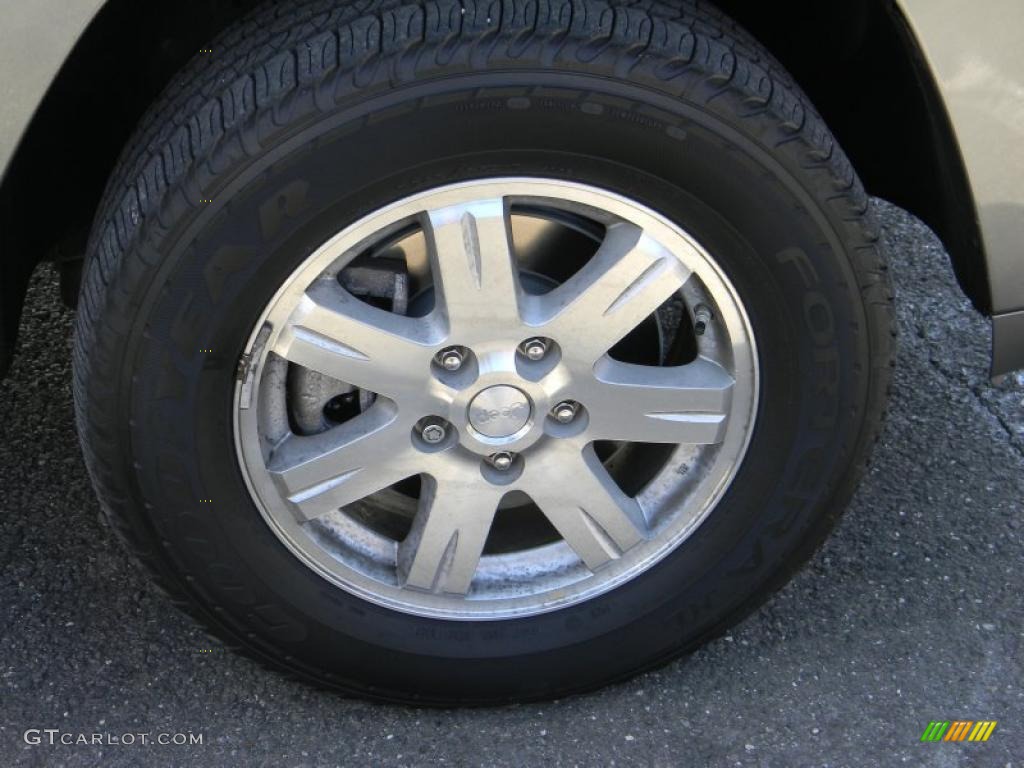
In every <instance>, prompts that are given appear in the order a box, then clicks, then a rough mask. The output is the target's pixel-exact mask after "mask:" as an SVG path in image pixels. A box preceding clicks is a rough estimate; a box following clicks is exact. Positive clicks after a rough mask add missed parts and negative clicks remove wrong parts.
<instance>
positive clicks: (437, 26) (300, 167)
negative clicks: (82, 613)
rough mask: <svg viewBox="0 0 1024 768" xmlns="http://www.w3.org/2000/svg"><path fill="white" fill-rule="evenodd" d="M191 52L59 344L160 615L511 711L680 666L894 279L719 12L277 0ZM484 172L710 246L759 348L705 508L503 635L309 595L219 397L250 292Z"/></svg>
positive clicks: (734, 603)
mask: <svg viewBox="0 0 1024 768" xmlns="http://www.w3.org/2000/svg"><path fill="white" fill-rule="evenodd" d="M211 48H212V49H213V51H214V53H213V54H212V56H207V57H205V58H199V59H196V60H194V61H193V62H192V63H191V64H190V65H189V66H188V67H187V68H186V69H185V70H184V71H183V72H182V73H181V74H180V76H179V77H177V78H176V79H175V82H174V84H173V85H172V86H171V87H170V88H169V89H168V91H167V92H166V93H165V94H164V95H163V97H162V98H161V99H160V101H159V102H158V103H157V104H155V105H154V106H153V107H152V109H151V110H150V111H149V113H148V115H147V116H146V117H145V119H144V120H143V122H142V124H141V126H140V128H139V129H138V131H137V133H136V135H135V137H134V138H133V140H132V141H131V142H130V144H129V146H128V147H127V148H126V150H125V152H124V154H123V156H122V158H121V160H120V162H119V164H118V166H117V168H116V170H115V171H114V173H113V176H112V179H111V181H110V183H109V185H108V188H107V192H106V194H105V197H104V200H103V202H102V204H101V206H100V209H99V212H98V214H97V217H96V221H95V225H94V229H93V232H92V236H91V239H90V244H89V248H88V254H87V261H86V267H85V273H84V278H83V284H82V290H81V297H80V302H79V312H78V318H77V327H76V335H75V346H74V394H75V403H76V410H77V420H78V427H79V433H80V435H81V439H82V446H83V451H84V454H85V458H86V462H87V465H88V468H89V472H90V475H91V477H92V480H93V483H94V485H95V487H96V490H97V493H98V495H99V498H100V500H101V503H102V506H103V509H104V510H105V512H106V516H107V518H108V520H109V522H110V524H111V526H112V528H113V529H114V530H115V531H116V532H117V533H118V534H119V536H120V537H121V538H122V539H123V540H124V542H125V544H126V546H127V547H128V549H130V551H131V552H132V553H133V554H134V555H135V556H136V557H137V558H138V560H139V561H141V563H142V564H143V565H144V566H145V567H146V568H147V569H148V570H149V571H150V572H151V573H152V574H153V576H154V577H155V580H156V581H157V583H158V584H159V585H160V586H161V587H162V588H163V589H164V590H165V591H166V592H167V593H168V594H169V596H170V598H171V599H172V600H174V602H175V603H176V604H177V605H179V606H180V607H182V608H183V609H185V610H187V611H188V612H190V613H191V614H192V615H193V616H195V617H196V618H198V619H199V620H201V621H202V622H203V623H204V624H206V626H208V627H209V628H210V630H211V631H212V632H213V633H214V634H216V635H217V636H218V637H219V638H221V639H222V640H223V641H224V642H225V643H227V644H228V645H230V646H231V647H233V648H236V649H238V650H241V651H244V652H246V653H247V654H249V655H251V656H254V657H256V658H258V659H260V660H262V661H264V662H267V663H269V664H271V665H272V666H274V667H276V668H279V669H282V670H284V671H286V672H288V673H291V674H294V675H297V676H299V677H301V678H303V679H305V680H308V681H311V682H313V683H316V684H319V685H323V686H327V687H332V688H336V689H340V690H342V691H345V692H349V693H353V694H357V695H360V696H365V697H370V698H376V699H383V700H389V701H402V702H416V703H426V704H437V705H454V704H459V705H462V704H485V703H496V702H503V701H509V700H530V699H538V698H547V697H555V696H562V695H565V694H569V693H573V692H579V691H584V690H588V689H593V688H595V687H598V686H601V685H605V684H607V683H609V682H612V681H616V680H620V679H623V678H626V677H628V676H630V675H633V674H635V673H637V672H638V671H641V670H644V669H648V668H651V667H654V666H655V665H659V664H663V663H665V662H666V661H667V660H669V659H671V658H674V657H676V656H678V655H679V654H682V653H684V652H687V651H690V650H693V649H695V648H696V647H698V646H699V645H700V644H701V643H703V642H705V641H706V640H707V639H709V638H711V637H713V636H715V635H716V634H718V633H720V632H722V631H723V630H724V629H725V628H727V627H728V626H730V625H731V624H733V623H735V622H736V621H738V620H739V619H741V618H742V617H743V616H744V615H746V614H747V613H749V612H750V611H751V610H753V609H754V608H755V607H756V606H757V605H758V604H760V602H762V601H763V600H764V599H766V597H767V596H768V595H770V594H771V592H772V591H774V590H775V589H777V588H778V587H779V586H781V585H782V584H783V583H784V582H785V580H786V579H787V578H788V577H789V576H790V575H791V574H792V573H794V572H795V570H796V569H797V568H798V567H799V565H800V564H801V563H803V562H804V561H805V560H806V559H807V558H808V557H809V556H810V555H811V554H812V553H813V552H814V551H815V549H816V548H817V547H818V546H819V545H820V543H821V542H822V541H823V539H824V537H825V536H826V535H827V533H828V531H829V530H830V529H831V527H832V526H833V524H834V523H835V521H836V519H837V517H838V515H839V513H840V512H841V510H842V509H843V507H844V506H845V504H846V503H847V501H848V499H849V497H850V495H851V493H852V491H853V489H854V487H855V485H856V482H857V480H858V478H859V477H860V475H861V474H862V472H863V470H864V468H865V465H866V463H867V461H868V455H869V451H870V449H871V447H872V445H873V444H874V442H875V440H876V438H877V435H878V433H879V430H880V425H881V421H882V417H883V412H884V406H885V400H886V395H887V388H888V384H889V378H890V369H891V366H892V364H893V357H894V321H893V312H892V297H891V290H890V287H889V284H888V281H887V275H886V268H885V264H884V261H883V257H882V253H881V246H880V243H879V232H878V227H877V225H876V222H875V219H874V216H873V213H872V210H871V207H870V203H869V199H868V197H867V196H866V195H865V193H864V191H863V189H862V187H861V184H860V182H859V180H858V179H857V177H856V175H855V174H854V172H853V170H852V168H851V166H850V164H849V162H848V161H847V159H846V157H845V156H844V155H843V153H842V151H841V149H840V148H839V147H838V146H837V144H836V143H835V141H834V139H833V138H832V136H831V135H830V133H829V131H828V129H827V128H826V127H825V125H824V124H823V122H822V120H821V118H820V117H819V116H818V115H817V114H816V113H815V111H814V109H813V107H812V106H811V105H810V104H809V102H808V101H807V99H806V97H805V96H804V95H803V94H802V93H801V92H800V91H799V89H798V88H797V87H796V86H795V85H794V84H793V82H792V80H791V79H790V78H789V77H788V75H787V74H786V73H785V72H784V71H783V70H782V68H781V67H780V66H779V65H778V64H777V63H776V62H775V61H774V60H773V59H772V58H771V56H770V55H769V54H768V53H766V52H765V51H764V49H763V48H761V47H760V46H759V45H758V44H757V43H756V42H755V41H753V40H752V39H751V38H750V37H749V36H747V35H746V34H745V33H744V32H743V31H742V30H740V29H738V28H737V27H736V25H735V24H734V23H733V22H731V21H729V20H728V19H727V18H725V17H724V16H722V15H720V14H719V13H718V12H717V11H715V10H713V9H711V8H709V7H707V6H706V5H705V4H703V3H701V4H699V5H698V4H695V3H690V2H687V1H686V0H679V1H678V2H676V3H673V4H672V5H654V4H647V3H631V2H616V1H613V2H610V3H606V2H600V1H599V0H539V1H538V2H526V1H524V0H507V1H506V2H502V3H498V2H483V1H481V2H476V1H475V0H465V2H461V3H460V2H452V1H449V0H437V1H434V0H428V1H423V2H409V3H407V4H400V3H398V2H380V1H373V0H371V2H367V3H359V4H352V3H347V2H343V1H340V0H327V1H322V0H316V1H315V2H314V1H313V0H294V2H289V3H278V4H270V5H267V6H265V7H263V8H262V9H261V10H257V11H256V12H254V13H253V14H252V15H250V16H249V17H247V18H246V19H244V20H243V21H242V22H240V23H238V24H237V25H235V26H234V27H232V28H231V29H229V30H227V31H226V32H225V33H223V34H222V35H221V37H220V38H219V39H218V40H217V41H215V42H214V43H213V44H212V45H211ZM502 177H516V178H526V177H538V178H544V179H549V180H554V181H562V182H564V183H566V184H582V185H587V187H588V188H595V189H601V190H606V191H608V192H609V194H613V195H616V196H621V197H622V198H624V199H628V200H633V201H637V202H638V203H640V204H642V205H643V206H645V207H646V209H649V210H650V211H652V212H653V213H652V215H657V216H661V217H664V218H665V219H666V220H668V221H670V222H672V223H673V224H674V225H678V226H679V227H681V228H682V229H683V230H685V232H687V233H689V235H691V236H692V237H693V239H694V240H695V241H696V242H697V243H699V244H700V246H701V247H702V248H703V249H705V250H706V252H707V253H709V254H712V255H713V257H714V259H715V263H716V264H717V265H718V267H719V268H720V270H721V272H722V273H723V274H724V276H725V278H726V279H727V280H728V282H729V284H730V285H731V286H733V287H734V289H735V293H736V294H737V296H738V297H739V299H740V301H741V302H742V305H743V307H744V308H745V312H746V315H747V317H748V318H749V325H750V327H751V328H752V335H753V337H754V338H756V342H757V343H756V349H757V353H756V360H755V367H756V374H757V378H758V381H759V384H758V387H759V389H758V392H759V394H758V397H757V400H756V412H755V413H754V415H753V416H752V424H753V428H752V429H751V430H750V433H749V435H748V440H749V442H748V444H747V445H746V448H745V453H743V454H742V461H741V462H737V468H736V469H735V474H734V476H733V477H732V479H731V482H729V483H728V484H727V488H726V489H725V490H724V494H723V495H721V496H720V497H719V498H718V499H717V501H716V503H715V504H714V505H713V508H712V509H711V510H710V512H709V514H708V515H707V517H705V518H704V519H703V520H702V522H700V524H699V525H698V526H696V527H695V529H694V530H692V531H691V532H690V533H689V534H688V536H687V537H686V538H685V539H683V540H682V541H681V542H680V543H678V545H677V546H674V548H672V549H671V551H668V552H666V553H663V555H662V556H659V559H658V560H657V562H655V563H654V564H653V565H650V566H649V567H646V569H644V570H642V571H641V572H638V573H636V574H634V575H633V576H632V577H631V578H629V579H628V580H625V581H624V582H622V583H617V584H615V585H614V586H613V587H609V588H608V589H606V590H605V591H603V592H601V593H599V594H594V595H591V596H588V597H587V598H586V599H581V600H580V601H578V602H575V603H572V604H567V605H565V606H564V607H558V608H557V610H545V611H541V612H536V613H531V614H529V615H524V616H522V617H519V618H509V617H504V616H503V617H501V618H498V619H495V620H472V621H469V620H461V619H459V618H446V617H438V616H430V615H417V612H416V611H405V610H400V609H396V608H395V607H393V606H390V605H385V604H381V603H379V602H377V601H374V600H371V599H366V596H365V595H358V594H355V593H354V591H353V590H350V589H344V588H339V587H338V586H337V585H336V584H332V583H331V581H330V579H327V578H325V577H324V575H322V574H321V573H319V572H317V571H315V570H314V568H312V567H310V566H309V564H308V563H306V562H303V561H302V559H300V558H299V557H297V556H296V554H295V553H294V551H293V549H292V548H291V547H290V546H287V545H286V543H285V542H284V540H283V539H282V536H281V535H279V534H278V533H277V532H275V530H274V529H273V527H272V526H271V525H268V522H267V516H266V514H265V510H262V509H261V507H260V504H258V503H257V502H258V499H257V498H255V497H254V493H253V492H251V491H250V486H248V485H247V480H246V474H245V472H244V471H243V468H242V465H243V464H244V462H240V460H239V456H238V454H237V453H236V442H235V439H236V438H235V422H234V420H233V419H234V417H233V413H234V410H233V409H234V407H235V406H234V404H235V403H236V402H237V401H236V400H235V398H236V396H237V389H236V385H237V384H238V382H239V381H240V380H241V381H243V382H244V381H245V377H246V376H247V375H248V374H247V369H246V362H247V359H246V358H243V357H242V355H243V353H244V352H246V350H249V351H250V352H251V351H252V350H253V338H254V331H255V330H258V329H259V320H260V317H261V313H262V312H264V310H265V308H266V307H267V306H268V302H271V301H272V299H273V297H274V296H275V293H276V292H277V291H278V289H279V288H281V286H282V285H283V284H285V283H286V281H287V280H288V279H289V276H290V275H293V274H294V273H295V270H296V269H298V268H299V267H300V266H301V265H302V264H303V263H304V261H305V260H306V259H307V258H308V257H309V254H310V253H312V252H313V251H315V250H316V249H317V248H319V247H320V246H321V245H322V244H323V243H325V241H327V240H328V239H329V238H331V237H332V236H333V235H334V234H335V233H337V232H339V231H340V230H342V229H343V228H344V227H346V226H348V225H351V224H352V223H353V222H356V221H358V220H360V219H362V218H363V217H367V216H370V215H372V214H373V213H374V212H375V211H379V210H382V209H384V208H386V207H387V206H389V205H391V204H392V203H394V202H395V201H397V200H401V199H404V198H408V197H409V196H414V195H417V194H420V193H423V192H424V191H427V190H431V189H435V188H437V187H439V186H442V185H446V184H452V183H459V182H469V181H474V180H487V179H494V178H502ZM528 460H529V459H528Z"/></svg>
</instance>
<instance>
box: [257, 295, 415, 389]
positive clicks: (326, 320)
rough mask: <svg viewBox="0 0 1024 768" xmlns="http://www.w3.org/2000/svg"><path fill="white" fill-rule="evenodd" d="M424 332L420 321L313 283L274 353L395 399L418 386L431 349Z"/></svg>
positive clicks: (282, 334) (279, 339)
mask: <svg viewBox="0 0 1024 768" xmlns="http://www.w3.org/2000/svg"><path fill="white" fill-rule="evenodd" d="M429 330H430V329H429V328H428V327H427V326H426V324H424V323H423V322H422V321H420V322H418V323H417V321H416V319H414V318H408V317H402V316H400V315H396V314H393V313H391V312H385V311H383V310H380V309H377V308H376V307H372V306H370V305H369V304H365V303H363V302H362V301H359V300H358V299H356V298H355V297H354V296H352V295H350V294H348V293H347V292H346V291H345V290H344V289H342V288H341V286H339V285H337V283H336V281H333V280H331V281H318V282H317V283H316V284H315V285H314V286H313V287H311V288H310V290H309V291H307V292H306V294H305V295H304V296H303V297H302V299H301V300H300V302H299V305H298V307H297V308H296V309H295V311H294V312H293V313H292V317H291V323H290V324H289V325H288V326H287V327H286V328H285V329H284V330H283V331H282V333H281V335H280V337H279V338H278V341H277V344H276V346H275V347H274V351H275V352H276V353H277V354H279V355H281V356H282V357H284V358H285V359H287V360H289V361H290V362H293V363H297V364H298V365H302V366H305V367H307V368H312V369H313V370H315V371H318V372H320V373H323V374H325V375H327V376H332V377H333V378H335V379H339V380H340V381H345V382H348V383H349V384H352V385H354V386H357V387H362V388H364V389H367V390H369V391H371V392H376V393H378V394H383V395H387V396H388V397H391V398H396V399H397V398H398V397H399V396H401V395H403V394H409V393H415V392H420V391H421V390H422V388H423V375H424V373H425V372H427V371H429V365H430V359H431V353H432V351H431V347H430V346H429V343H430V341H431V339H430V338H429V337H428V333H429Z"/></svg>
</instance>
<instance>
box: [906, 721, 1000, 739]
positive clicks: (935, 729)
mask: <svg viewBox="0 0 1024 768" xmlns="http://www.w3.org/2000/svg"><path fill="white" fill-rule="evenodd" d="M996 722H997V721H996V720H978V721H974V720H954V721H952V722H950V721H949V720H932V721H931V722H930V723H928V727H927V728H925V729H924V733H922V734H921V741H988V737H989V736H991V735H992V731H994V730H995V729H996Z"/></svg>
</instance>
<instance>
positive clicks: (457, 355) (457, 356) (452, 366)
mask: <svg viewBox="0 0 1024 768" xmlns="http://www.w3.org/2000/svg"><path fill="white" fill-rule="evenodd" d="M465 359H466V355H465V353H464V352H463V351H462V350H461V349H459V348H458V347H448V349H443V350H441V351H440V352H439V353H438V354H437V364H438V365H440V366H441V367H442V368H444V369H445V370H446V371H457V370H459V368H461V367H462V363H463V362H464V361H465Z"/></svg>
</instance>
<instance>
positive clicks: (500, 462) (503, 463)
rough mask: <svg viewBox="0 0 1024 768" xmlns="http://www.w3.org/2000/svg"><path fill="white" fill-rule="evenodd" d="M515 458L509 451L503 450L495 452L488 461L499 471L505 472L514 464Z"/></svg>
mask: <svg viewBox="0 0 1024 768" xmlns="http://www.w3.org/2000/svg"><path fill="white" fill-rule="evenodd" d="M514 459H515V456H513V455H512V454H511V453H509V452H508V451H502V452H501V453H495V454H494V455H492V456H491V457H490V458H489V459H488V461H490V462H491V466H492V467H494V468H495V469H496V470H498V471H499V472H505V471H507V470H508V468H509V467H511V466H512V461H513V460H514Z"/></svg>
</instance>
